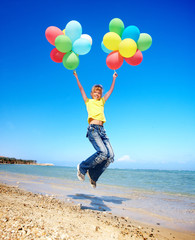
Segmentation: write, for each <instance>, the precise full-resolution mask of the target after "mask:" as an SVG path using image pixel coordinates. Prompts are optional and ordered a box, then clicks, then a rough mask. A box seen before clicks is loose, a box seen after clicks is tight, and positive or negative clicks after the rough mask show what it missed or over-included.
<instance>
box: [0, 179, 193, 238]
mask: <svg viewBox="0 0 195 240" xmlns="http://www.w3.org/2000/svg"><path fill="white" fill-rule="evenodd" d="M0 236H1V239H64V240H65V239H67V240H68V239H70V240H71V239H72V240H76V239H79V240H82V239H83V240H84V239H90V240H101V239H106V240H109V239H118V240H123V239H124V240H125V239H143V240H146V239H147V240H149V239H155V240H156V239H158V240H165V239H166V240H167V239H177V240H184V239H185V240H192V239H195V234H194V233H190V232H179V231H174V230H170V229H167V228H162V227H161V226H153V225H146V224H143V223H140V222H136V221H133V220H132V219H130V218H128V217H119V216H116V215H114V214H112V213H109V212H106V211H95V210H91V209H86V208H83V207H82V205H81V204H78V205H74V204H72V203H67V202H64V201H62V200H59V199H56V198H54V197H52V196H47V195H42V194H35V193H32V192H28V191H25V190H22V189H20V188H18V187H15V186H10V185H7V184H0Z"/></svg>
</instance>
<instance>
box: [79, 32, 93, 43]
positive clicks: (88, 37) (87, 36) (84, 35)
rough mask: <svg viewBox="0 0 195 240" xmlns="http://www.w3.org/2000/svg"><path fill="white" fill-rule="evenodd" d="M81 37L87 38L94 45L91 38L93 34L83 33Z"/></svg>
mask: <svg viewBox="0 0 195 240" xmlns="http://www.w3.org/2000/svg"><path fill="white" fill-rule="evenodd" d="M81 38H85V39H87V40H88V41H89V42H90V44H91V45H92V38H91V36H89V35H88V34H82V35H81Z"/></svg>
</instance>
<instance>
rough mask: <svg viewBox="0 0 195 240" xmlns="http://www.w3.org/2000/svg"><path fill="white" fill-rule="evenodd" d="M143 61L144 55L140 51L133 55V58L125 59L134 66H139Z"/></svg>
mask: <svg viewBox="0 0 195 240" xmlns="http://www.w3.org/2000/svg"><path fill="white" fill-rule="evenodd" d="M142 60H143V55H142V52H141V51H140V50H137V52H136V53H135V54H134V55H133V57H130V58H125V61H126V62H127V63H128V64H130V65H132V66H137V65H139V64H140V63H141V62H142Z"/></svg>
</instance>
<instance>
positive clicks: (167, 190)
mask: <svg viewBox="0 0 195 240" xmlns="http://www.w3.org/2000/svg"><path fill="white" fill-rule="evenodd" d="M76 174H77V170H76V167H64V166H39V165H16V164H1V165H0V182H1V183H7V184H10V185H14V186H17V187H20V188H23V189H25V190H27V191H31V192H34V193H41V194H47V195H48V196H54V197H57V198H59V199H63V200H64V201H69V202H72V203H74V204H82V206H83V209H84V208H88V209H93V210H98V211H107V212H112V213H113V214H116V215H121V216H125V217H130V218H133V219H135V220H137V221H141V222H145V223H152V224H158V225H162V226H164V227H169V228H172V229H183V230H187V231H192V232H195V171H177V170H153V169H111V168H110V169H107V170H106V171H105V172H104V173H103V174H102V176H101V177H100V179H99V180H98V182H97V188H96V189H93V188H91V186H90V184H89V179H88V178H87V176H86V180H85V182H80V181H79V180H78V179H77V175H76Z"/></svg>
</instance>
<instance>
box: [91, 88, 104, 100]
mask: <svg viewBox="0 0 195 240" xmlns="http://www.w3.org/2000/svg"><path fill="white" fill-rule="evenodd" d="M101 96H102V91H101V90H100V89H95V91H94V92H93V93H92V98H93V99H95V100H100V98H101Z"/></svg>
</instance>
